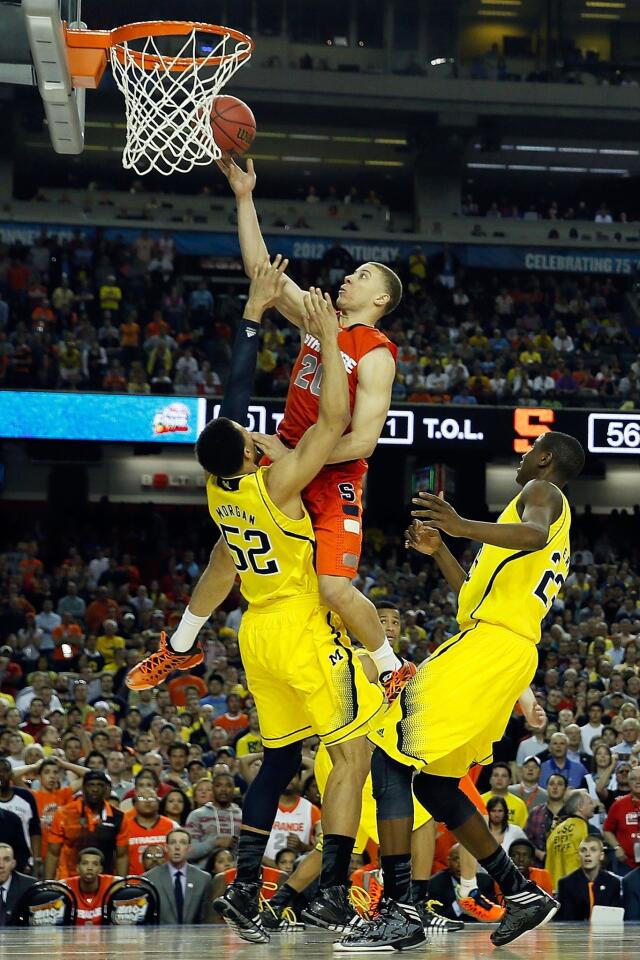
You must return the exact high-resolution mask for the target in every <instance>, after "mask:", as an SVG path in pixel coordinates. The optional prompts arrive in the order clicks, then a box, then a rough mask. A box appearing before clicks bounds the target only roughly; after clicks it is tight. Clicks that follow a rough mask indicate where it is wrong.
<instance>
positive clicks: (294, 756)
mask: <svg viewBox="0 0 640 960" xmlns="http://www.w3.org/2000/svg"><path fill="white" fill-rule="evenodd" d="M310 609H311V610H313V609H314V607H313V606H311V607H310ZM307 613H308V610H307V609H305V607H304V605H303V606H302V607H301V609H300V610H299V611H298V610H297V609H296V610H293V611H290V612H288V613H286V614H283V613H280V614H278V613H276V614H273V613H261V612H260V611H256V610H249V611H247V613H246V614H245V615H244V617H243V620H242V626H241V628H240V634H239V641H240V654H241V657H242V662H243V666H244V669H245V673H246V677H247V686H248V687H249V689H250V690H251V693H252V694H253V698H254V701H255V705H256V709H257V711H258V718H259V721H260V731H261V734H262V739H263V743H264V758H263V762H262V765H261V767H260V769H259V771H258V774H257V776H256V778H255V780H253V781H252V783H251V785H250V787H249V789H248V790H247V794H246V797H245V800H244V804H243V808H242V829H241V832H240V838H239V841H238V863H237V875H236V879H235V880H234V882H233V883H232V884H231V886H230V887H229V888H228V890H227V891H226V893H225V894H224V896H223V897H220V898H218V900H217V901H216V902H215V907H216V909H217V910H218V912H219V913H221V914H222V916H223V917H224V919H225V921H226V922H227V923H228V924H229V926H231V927H232V929H234V930H235V932H236V933H238V934H239V936H241V937H242V938H243V939H244V940H250V941H253V942H258V943H260V942H262V943H264V942H266V941H268V939H269V937H268V934H267V933H266V932H265V931H264V928H263V926H262V923H261V918H260V916H259V913H258V896H259V893H260V888H261V880H260V868H261V864H262V858H263V856H264V852H265V849H266V846H267V842H268V839H269V835H270V833H271V828H272V826H273V821H274V820H275V817H276V813H277V809H278V802H279V800H280V796H281V794H282V792H283V791H284V789H285V788H286V786H287V784H288V783H289V782H290V780H291V778H292V777H294V776H295V775H296V774H297V773H298V771H299V769H300V763H301V759H302V740H303V739H304V738H305V737H306V736H310V735H312V734H313V733H314V728H313V726H312V718H311V717H310V716H309V715H308V713H307V711H306V705H305V700H304V698H303V697H301V696H300V695H299V694H298V693H297V691H296V690H295V689H293V688H292V687H291V685H290V682H289V679H288V677H287V672H286V671H287V663H288V661H291V662H292V664H293V669H294V670H295V668H296V665H297V663H296V662H295V652H296V648H297V644H298V642H299V639H300V631H299V629H298V630H296V626H298V628H299V622H298V621H299V620H302V621H303V622H304V621H305V620H306V615H307ZM301 662H302V664H304V660H302V661H301Z"/></svg>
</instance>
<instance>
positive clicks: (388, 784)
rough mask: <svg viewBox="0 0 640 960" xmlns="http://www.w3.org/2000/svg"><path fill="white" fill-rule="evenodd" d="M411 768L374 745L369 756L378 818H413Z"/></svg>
mask: <svg viewBox="0 0 640 960" xmlns="http://www.w3.org/2000/svg"><path fill="white" fill-rule="evenodd" d="M412 779H413V768H412V767H407V766H405V765H404V764H403V763H398V762H397V760H392V759H391V757H388V756H387V754H386V753H384V751H383V750H381V749H380V747H376V749H375V750H374V751H373V757H372V758H371V780H372V783H373V796H374V798H375V801H376V814H377V817H378V820H402V819H404V818H405V817H410V818H411V819H413V794H412V792H411V780H412Z"/></svg>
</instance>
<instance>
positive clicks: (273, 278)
mask: <svg viewBox="0 0 640 960" xmlns="http://www.w3.org/2000/svg"><path fill="white" fill-rule="evenodd" d="M288 264H289V261H288V260H286V259H283V258H282V257H281V256H280V254H278V256H277V257H276V258H275V260H274V261H273V263H271V262H270V261H269V257H268V255H266V253H265V257H264V259H263V260H262V261H260V262H259V263H256V264H255V266H254V268H253V270H252V273H251V286H250V287H249V296H248V298H247V302H246V305H245V308H244V311H243V313H242V320H241V321H240V323H239V325H238V329H237V330H236V336H235V340H234V342H233V350H232V351H231V363H230V367H229V376H228V379H227V386H226V389H225V392H224V398H223V400H222V404H221V406H220V416H221V417H228V418H229V419H230V420H235V421H236V422H237V423H244V422H245V421H246V419H247V407H248V406H249V401H250V399H251V394H252V392H253V383H254V380H255V374H256V363H257V359H258V345H259V341H260V338H259V336H258V331H259V329H260V322H261V320H262V317H263V314H264V312H265V310H268V309H269V308H270V307H273V306H275V304H276V303H277V302H278V300H279V298H280V297H281V295H282V291H283V289H284V286H285V283H286V280H287V278H286V276H285V270H286V269H287V266H288Z"/></svg>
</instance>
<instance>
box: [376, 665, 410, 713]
mask: <svg viewBox="0 0 640 960" xmlns="http://www.w3.org/2000/svg"><path fill="white" fill-rule="evenodd" d="M415 673H416V665H415V663H410V662H409V661H408V660H403V662H402V666H401V667H399V668H398V669H397V670H394V671H393V673H392V674H391V676H390V677H389V678H388V679H387V680H385V682H384V683H383V687H384V692H385V695H386V698H387V700H388V701H389V703H393V701H394V700H395V699H396V697H397V696H398V695H399V694H400V693H402V691H403V690H404V688H405V687H406V685H407V683H408V682H409V680H411V678H412V677H413V676H415Z"/></svg>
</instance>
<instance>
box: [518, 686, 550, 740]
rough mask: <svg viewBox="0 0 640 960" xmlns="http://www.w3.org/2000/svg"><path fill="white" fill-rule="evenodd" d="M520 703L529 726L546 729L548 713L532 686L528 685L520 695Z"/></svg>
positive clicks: (535, 728)
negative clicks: (537, 698)
mask: <svg viewBox="0 0 640 960" xmlns="http://www.w3.org/2000/svg"><path fill="white" fill-rule="evenodd" d="M518 704H519V706H520V709H521V710H522V713H523V716H524V718H525V720H526V721H527V723H528V724H529V726H530V727H531V728H532V729H533V730H544V728H545V725H546V722H547V715H546V713H545V712H544V710H543V709H542V707H541V706H540V704H539V703H538V701H537V700H536V697H535V694H534V692H533V690H532V689H531V687H527V688H526V690H524V691H523V692H522V694H521V695H520V696H519V697H518Z"/></svg>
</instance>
